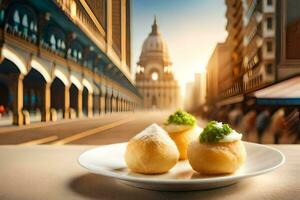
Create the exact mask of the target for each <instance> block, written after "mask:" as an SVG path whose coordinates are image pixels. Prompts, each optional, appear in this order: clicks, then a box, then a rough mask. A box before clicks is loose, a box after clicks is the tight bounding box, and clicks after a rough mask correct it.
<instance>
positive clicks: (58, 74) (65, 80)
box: [54, 69, 70, 86]
mask: <svg viewBox="0 0 300 200" xmlns="http://www.w3.org/2000/svg"><path fill="white" fill-rule="evenodd" d="M54 76H55V77H57V78H59V79H60V80H61V81H62V82H63V84H64V85H65V86H69V84H70V82H69V79H68V78H67V76H66V75H65V74H64V73H63V72H62V71H60V70H59V69H55V70H54Z"/></svg>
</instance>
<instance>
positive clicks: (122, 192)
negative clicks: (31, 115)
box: [0, 145, 300, 200]
mask: <svg viewBox="0 0 300 200" xmlns="http://www.w3.org/2000/svg"><path fill="white" fill-rule="evenodd" d="M273 146H274V147H275V148H277V149H279V150H280V151H281V152H283V153H284V154H285V156H286V163H285V164H284V165H283V166H281V167H280V168H279V169H276V170H275V171H273V172H270V173H268V174H264V175H261V176H257V177H253V178H249V179H245V180H243V181H241V182H239V183H237V184H234V185H231V186H228V187H224V188H220V189H213V190H207V191H193V192H160V191H150V190H144V189H138V188H134V187H131V186H127V185H125V184H122V183H120V182H118V181H115V180H114V179H111V178H107V177H103V176H99V175H94V174H91V173H89V172H88V171H87V170H85V169H83V168H82V167H80V166H79V165H78V163H77V158H78V156H79V155H80V154H81V153H82V152H84V151H85V150H87V149H90V148H93V147H95V146H79V145H66V146H48V145H43V146H0V199H1V200H48V199H49V200H56V199H58V200H60V199H63V200H66V199H72V200H77V199H78V200H79V199H80V200H83V199H143V200H146V199H206V200H209V199H214V200H218V199H222V200H227V199H228V200H233V199H243V200H247V199H257V200H261V199H267V200H273V199H274V200H275V199H276V200H283V199H291V200H295V199H299V198H300V145H273Z"/></svg>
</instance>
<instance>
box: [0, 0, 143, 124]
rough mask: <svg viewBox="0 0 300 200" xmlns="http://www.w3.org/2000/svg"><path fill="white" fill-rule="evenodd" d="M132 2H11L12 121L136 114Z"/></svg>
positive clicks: (0, 70) (2, 30) (5, 93)
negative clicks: (132, 47) (126, 112)
mask: <svg viewBox="0 0 300 200" xmlns="http://www.w3.org/2000/svg"><path fill="white" fill-rule="evenodd" d="M130 31H131V30H130V1H129V0H107V1H105V0H99V1H90V0H55V1H52V0H45V1H34V0H22V1H19V0H11V1H9V0H5V1H1V5H0V38H1V39H0V42H1V64H0V93H1V94H0V104H1V105H2V106H4V107H5V109H6V110H7V112H9V113H12V116H13V123H14V124H17V125H22V124H24V123H28V121H29V119H30V116H31V115H33V114H35V113H40V116H41V120H42V121H49V120H55V119H57V118H74V117H81V116H88V117H92V116H93V115H98V114H100V113H110V112H116V111H128V110H133V109H134V107H136V106H137V105H138V104H139V103H140V96H139V93H138V91H137V89H136V88H135V85H134V84H133V80H132V77H131V74H130V66H131V63H130V62H131V60H130V48H131V47H130Z"/></svg>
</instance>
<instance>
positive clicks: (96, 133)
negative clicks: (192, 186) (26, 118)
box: [0, 111, 203, 145]
mask: <svg viewBox="0 0 300 200" xmlns="http://www.w3.org/2000/svg"><path fill="white" fill-rule="evenodd" d="M169 114H170V112H167V111H148V112H147V111H145V112H130V113H118V114H111V115H103V116H99V117H95V118H92V119H89V118H83V119H78V120H64V121H60V122H49V123H33V124H31V125H29V126H26V127H21V128H20V127H13V126H11V127H2V128H0V144H1V145H4V144H19V145H34V144H53V145H62V144H86V145H102V144H111V143H118V142H127V141H128V140H129V139H130V138H131V137H133V136H134V135H136V134H137V133H138V132H140V131H142V130H143V129H144V128H145V127H147V126H149V125H150V124H152V123H157V124H159V125H163V123H164V121H165V120H166V118H167V116H168V115H169ZM199 124H200V126H203V121H202V120H200V121H199Z"/></svg>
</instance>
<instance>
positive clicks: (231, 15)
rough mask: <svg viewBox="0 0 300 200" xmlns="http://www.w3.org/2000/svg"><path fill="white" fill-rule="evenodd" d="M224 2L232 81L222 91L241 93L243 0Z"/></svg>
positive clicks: (231, 93)
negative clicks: (225, 89) (229, 85)
mask: <svg viewBox="0 0 300 200" xmlns="http://www.w3.org/2000/svg"><path fill="white" fill-rule="evenodd" d="M225 3H226V5H227V11H226V18H227V25H226V30H227V32H228V37H227V44H228V45H230V49H228V51H230V52H231V55H230V63H231V70H232V76H231V78H232V79H233V82H232V85H231V87H230V88H228V89H227V90H228V91H224V93H225V94H228V95H229V96H231V95H235V94H239V93H241V92H242V89H243V68H242V62H243V53H244V49H243V37H244V27H243V17H244V15H245V9H244V6H243V0H225Z"/></svg>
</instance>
